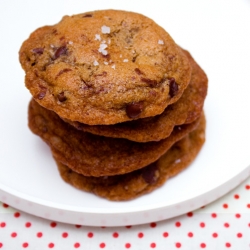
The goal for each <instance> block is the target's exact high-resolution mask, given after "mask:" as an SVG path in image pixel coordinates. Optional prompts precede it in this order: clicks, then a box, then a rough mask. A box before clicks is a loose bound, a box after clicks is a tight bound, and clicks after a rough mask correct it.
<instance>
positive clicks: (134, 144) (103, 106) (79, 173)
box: [19, 10, 208, 201]
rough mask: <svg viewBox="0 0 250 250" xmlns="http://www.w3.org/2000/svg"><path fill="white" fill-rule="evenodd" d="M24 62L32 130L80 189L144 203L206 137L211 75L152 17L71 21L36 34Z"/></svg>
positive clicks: (92, 16) (112, 13)
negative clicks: (145, 196) (205, 109)
mask: <svg viewBox="0 0 250 250" xmlns="http://www.w3.org/2000/svg"><path fill="white" fill-rule="evenodd" d="M19 57H20V62H21V65H22V67H23V69H24V70H25V73H26V76H25V84H26V87H27V88H28V89H29V90H30V92H31V94H32V97H33V98H32V100H31V102H30V105H29V111H28V113H29V118H28V119H29V127H30V129H31V131H32V132H33V133H35V134H36V135H38V136H40V137H41V138H42V139H43V140H44V141H45V142H46V143H47V144H48V145H49V146H50V148H51V152H52V154H53V157H54V159H55V161H56V163H57V166H58V169H59V172H60V175H61V177H62V178H63V179H64V180H65V181H66V182H68V183H70V184H71V185H73V186H75V187H76V188H79V189H82V190H84V191H88V192H92V193H94V194H96V195H98V196H101V197H103V198H106V199H109V200H116V201H118V200H129V199H133V198H136V197H138V196H140V195H142V194H146V193H149V192H151V191H153V190H154V189H156V188H157V187H159V186H161V185H163V184H164V183H165V181H166V180H167V179H168V178H170V177H172V176H174V175H176V174H177V173H179V172H180V171H181V170H183V169H184V168H186V167H187V166H188V165H189V164H190V163H191V162H192V160H193V159H194V158H195V157H196V155H197V154H198V152H199V150H200V149H201V147H202V145H203V143H204V141H205V118H204V114H203V104H204V100H205V97H206V94H207V82H208V81H207V77H206V75H205V73H204V72H203V70H202V69H201V68H200V67H199V65H198V64H197V63H196V62H195V61H194V59H193V58H192V57H191V55H190V54H189V53H188V52H187V51H185V50H183V49H181V48H180V47H179V46H178V45H177V44H176V43H175V42H174V41H173V39H172V38H171V37H170V36H169V34H168V33H167V32H166V31H165V30H164V29H163V28H161V27H160V26H158V25H157V24H156V23H155V22H154V21H152V20H151V19H149V18H147V17H145V16H143V15H140V14H137V13H132V12H126V11H117V10H102V11H94V12H88V13H83V14H78V15H74V16H65V17H63V19H62V20H61V21H60V22H59V23H58V24H56V25H53V26H45V27H42V28H39V29H37V30H36V31H34V32H33V33H32V34H31V35H30V37H29V38H28V39H27V40H26V41H25V42H24V43H23V45H22V47H21V49H20V52H19Z"/></svg>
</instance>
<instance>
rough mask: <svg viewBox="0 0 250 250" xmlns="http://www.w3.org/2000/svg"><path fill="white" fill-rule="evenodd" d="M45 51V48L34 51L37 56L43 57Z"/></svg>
mask: <svg viewBox="0 0 250 250" xmlns="http://www.w3.org/2000/svg"><path fill="white" fill-rule="evenodd" d="M43 51H44V48H35V49H33V50H32V52H34V53H35V54H38V55H42V54H43Z"/></svg>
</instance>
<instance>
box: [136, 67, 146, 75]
mask: <svg viewBox="0 0 250 250" xmlns="http://www.w3.org/2000/svg"><path fill="white" fill-rule="evenodd" d="M135 73H136V74H137V75H144V73H143V72H142V71H141V70H140V69H138V68H135Z"/></svg>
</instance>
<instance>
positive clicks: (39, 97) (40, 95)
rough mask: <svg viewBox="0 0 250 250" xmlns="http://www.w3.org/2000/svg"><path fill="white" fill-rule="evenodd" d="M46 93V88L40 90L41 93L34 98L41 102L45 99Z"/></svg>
mask: <svg viewBox="0 0 250 250" xmlns="http://www.w3.org/2000/svg"><path fill="white" fill-rule="evenodd" d="M46 92H47V89H46V88H43V89H41V91H40V92H39V93H38V95H37V96H36V98H37V99H38V100H42V99H43V98H44V97H45V95H46Z"/></svg>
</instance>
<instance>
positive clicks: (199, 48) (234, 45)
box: [0, 0, 250, 226]
mask: <svg viewBox="0 0 250 250" xmlns="http://www.w3.org/2000/svg"><path fill="white" fill-rule="evenodd" d="M107 8H113V9H125V10H131V11H135V12H140V13H142V14H145V15H147V16H149V17H151V18H153V19H154V20H155V21H156V22H157V23H158V24H160V25H161V26H163V27H164V28H165V29H166V30H167V31H168V32H169V33H170V35H171V36H172V37H173V38H174V40H175V41H176V42H177V43H178V44H179V45H181V46H182V47H183V48H185V49H188V50H189V51H190V52H191V54H192V55H193V56H194V58H195V59H196V60H197V62H198V63H199V64H200V65H201V66H202V68H203V69H204V70H205V72H206V73H207V75H208V78H209V91H208V97H207V100H206V103H205V112H206V116H207V133H206V134H207V141H206V143H205V146H204V148H203V149H202V151H201V153H200V154H199V156H198V158H197V159H196V160H195V162H194V163H193V164H192V165H191V166H190V167H189V168H188V169H187V170H185V171H184V172H182V173H181V174H179V175H178V176H177V177H175V178H172V179H171V180H169V181H168V182H167V183H166V184H165V185H164V186H163V187H162V188H160V189H158V190H156V191H155V192H153V193H151V194H149V195H145V196H143V197H141V198H138V199H136V200H134V201H130V202H109V201H106V200H104V199H100V198H98V197H96V196H94V195H92V194H87V193H84V192H81V191H79V190H76V189H74V188H73V187H71V186H69V185H67V184H65V183H64V182H63V181H62V180H61V178H60V177H59V174H58V172H57V169H56V165H55V163H54V161H53V159H52V157H51V155H50V151H49V149H48V147H47V146H46V145H45V144H44V143H43V142H42V141H41V139H40V138H38V137H36V136H35V135H33V134H32V133H31V132H30V131H29V129H28V127H27V105H28V102H29V100H30V94H29V92H28V90H26V88H25V87H24V73H23V71H22V69H21V66H20V64H19V62H18V50H19V48H20V46H21V43H22V42H23V41H24V40H25V39H26V38H27V37H28V35H29V34H30V33H31V32H32V31H33V30H34V29H36V28H37V27H40V26H43V25H46V24H54V23H56V22H58V21H59V20H60V19H61V17H62V16H63V15H65V14H76V13H80V12H85V11H89V10H95V9H107ZM249 13H250V2H249V1H246V0H245V1H244V0H239V1H237V2H236V1H232V0H227V1H222V0H219V1H218V0H217V1H215V0H214V1H185V0H183V1H170V0H169V1H143V3H142V2H141V3H139V2H137V4H136V2H135V1H133V2H132V1H131V2H130V1H126V2H119V1H108V0H107V1H105V2H104V1H101V0H98V1H97V0H96V1H91V2H90V1H87V2H86V3H85V2H84V1H77V0H74V1H48V0H47V1H31V0H29V1H1V3H0V24H1V26H0V33H1V39H0V48H1V56H0V68H1V74H0V81H1V94H0V117H1V122H0V200H1V201H3V202H8V204H9V205H11V206H14V207H16V208H19V209H21V210H24V211H26V212H29V213H32V214H35V215H38V216H41V217H45V218H50V219H53V220H58V221H63V222H68V223H75V224H84V225H93V226H99V225H106V226H118V225H128V224H140V223H146V222H150V221H157V220H162V219H166V218H170V217H173V216H176V215H179V214H181V213H185V212H187V211H189V210H190V209H195V208H198V207H199V206H202V205H205V204H207V203H209V202H211V201H213V200H215V199H216V198H218V197H220V196H221V195H223V194H225V193H226V192H228V191H229V190H231V189H232V188H233V187H235V186H236V185H237V184H238V183H240V182H241V181H242V180H244V179H245V178H247V176H249V175H250V167H249V165H250V153H249V151H250V150H249V146H248V145H249V141H250V129H249V128H250V98H249V93H250V49H249V48H250V47H249V44H250V29H249V25H250V14H249Z"/></svg>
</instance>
